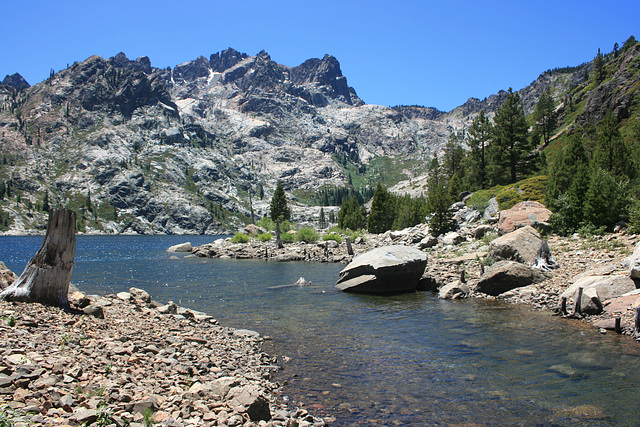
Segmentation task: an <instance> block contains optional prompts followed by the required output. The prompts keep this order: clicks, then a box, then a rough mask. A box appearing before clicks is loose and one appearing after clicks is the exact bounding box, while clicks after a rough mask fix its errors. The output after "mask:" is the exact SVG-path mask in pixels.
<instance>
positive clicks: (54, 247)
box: [0, 209, 76, 308]
mask: <svg viewBox="0 0 640 427" xmlns="http://www.w3.org/2000/svg"><path fill="white" fill-rule="evenodd" d="M75 231H76V214H75V212H73V211H72V210H69V209H52V210H51V211H50V212H49V224H48V225H47V234H46V235H45V238H44V242H43V243H42V246H41V247H40V249H39V250H38V252H37V253H36V255H35V256H34V257H33V258H31V260H30V261H29V263H28V264H27V266H26V267H25V269H24V271H23V272H22V274H21V275H20V277H19V278H18V280H16V281H15V282H13V284H12V285H11V286H9V287H8V288H7V289H5V290H4V291H3V292H2V293H0V300H4V301H20V302H39V303H42V304H46V305H55V306H58V307H64V308H68V307H69V300H68V295H67V294H68V293H69V282H70V280H71V272H72V271H73V258H74V257H75V254H76V234H75Z"/></svg>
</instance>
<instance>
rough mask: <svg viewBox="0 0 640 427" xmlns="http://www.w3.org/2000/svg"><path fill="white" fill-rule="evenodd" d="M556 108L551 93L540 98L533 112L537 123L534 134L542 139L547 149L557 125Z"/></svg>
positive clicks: (546, 93)
mask: <svg viewBox="0 0 640 427" xmlns="http://www.w3.org/2000/svg"><path fill="white" fill-rule="evenodd" d="M555 107H556V106H555V102H554V101H553V97H552V96H551V95H550V94H549V92H545V93H543V94H542V95H541V96H540V99H539V100H538V103H537V104H536V109H535V110H534V112H533V119H534V120H535V122H536V124H535V125H534V132H535V133H536V134H537V135H539V136H540V137H541V138H542V142H543V143H544V145H545V147H546V146H547V145H549V141H550V140H551V134H552V132H553V130H554V129H555V127H556V125H557V114H556V111H555Z"/></svg>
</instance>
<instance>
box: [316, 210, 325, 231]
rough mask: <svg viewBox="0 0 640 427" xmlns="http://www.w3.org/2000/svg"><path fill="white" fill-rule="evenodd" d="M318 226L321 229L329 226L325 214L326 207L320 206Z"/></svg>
mask: <svg viewBox="0 0 640 427" xmlns="http://www.w3.org/2000/svg"><path fill="white" fill-rule="evenodd" d="M318 227H319V228H320V229H324V228H327V218H326V216H325V215H324V208H322V207H321V208H320V216H319V218H318Z"/></svg>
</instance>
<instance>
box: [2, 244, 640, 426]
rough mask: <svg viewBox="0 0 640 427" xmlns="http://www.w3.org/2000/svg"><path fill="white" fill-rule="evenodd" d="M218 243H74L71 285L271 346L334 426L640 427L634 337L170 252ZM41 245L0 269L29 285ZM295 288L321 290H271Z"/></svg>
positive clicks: (333, 275)
mask: <svg viewBox="0 0 640 427" xmlns="http://www.w3.org/2000/svg"><path fill="white" fill-rule="evenodd" d="M212 240H213V238H212V237H207V236H78V239H77V248H76V259H75V268H74V272H73V276H72V282H73V283H75V284H76V285H77V286H78V287H79V288H80V289H82V290H83V291H85V292H88V293H97V294H107V293H115V292H120V291H125V290H128V289H129V288H130V287H131V286H136V287H140V288H143V289H145V290H147V291H148V292H149V293H150V294H151V295H152V297H153V298H154V299H156V300H158V301H161V302H166V301H168V300H173V301H175V302H176V303H178V304H181V305H184V306H188V307H192V308H194V309H197V310H202V311H206V312H208V313H210V314H211V315H213V316H214V317H216V318H217V319H218V320H220V322H221V323H222V324H223V325H226V326H233V327H241V328H249V329H254V330H256V331H258V332H260V333H261V334H263V335H268V336H270V337H272V338H273V339H272V340H271V341H267V342H266V344H265V350H266V351H267V352H269V353H270V354H272V355H274V356H279V358H280V363H281V365H282V366H283V368H284V369H283V370H282V371H281V372H280V373H279V374H278V376H277V378H276V379H277V380H278V381H280V382H283V383H284V382H286V385H285V387H284V393H286V395H287V396H288V397H289V398H290V399H291V401H292V403H295V404H297V403H298V402H300V401H301V402H304V403H305V404H306V405H307V407H309V409H310V410H311V411H312V412H313V413H315V414H317V415H321V416H325V417H331V418H333V419H334V421H333V422H332V423H331V425H335V426H352V425H367V426H368V425H379V426H386V425H412V426H431V425H433V426H449V425H461V424H462V425H479V426H512V425H523V426H572V425H587V426H591V425H593V426H634V425H640V410H638V400H639V398H640V392H639V391H638V387H637V384H639V383H640V369H638V366H639V365H640V358H639V356H640V345H638V344H636V343H635V342H633V341H632V340H631V339H630V338H628V337H619V336H615V335H613V334H607V335H600V334H598V333H597V332H596V331H595V330H594V329H593V328H591V327H588V326H586V325H583V324H581V323H578V322H574V321H570V320H566V319H559V318H555V317H552V316H550V314H549V313H546V312H535V311H531V310H530V309H528V308H527V307H518V306H513V305H506V304H502V303H495V302H487V301H482V300H466V301H442V300H438V299H437V298H435V297H434V296H433V295H432V294H430V293H416V294H407V295H399V296H393V297H375V296H365V295H355V294H346V293H341V292H337V291H335V290H334V289H333V285H334V283H335V281H336V279H337V275H338V272H339V271H340V270H341V269H342V268H343V265H339V264H319V263H304V262H298V263H276V262H266V261H253V260H215V259H214V260H210V259H201V258H185V257H184V255H179V254H178V255H177V256H176V254H169V253H167V252H166V248H168V247H169V246H171V245H174V244H177V243H182V242H185V241H191V242H192V244H194V245H196V244H201V243H207V242H211V241H212ZM41 242H42V237H10V236H3V237H0V260H2V261H4V262H5V264H6V265H7V266H8V267H9V268H11V269H13V270H14V271H15V272H16V273H18V274H19V273H20V272H21V271H22V269H24V266H25V265H26V263H27V262H28V260H29V259H30V257H31V256H33V255H34V254H35V253H36V251H37V250H38V248H39V246H40V244H41ZM299 277H304V278H305V279H306V280H308V281H311V282H312V285H310V286H307V287H302V288H300V287H287V288H280V289H276V290H272V289H268V288H269V287H273V286H279V285H286V284H293V283H294V282H295V281H296V280H297V279H298V278H299ZM282 356H287V358H286V361H285V359H284V358H283V357H282Z"/></svg>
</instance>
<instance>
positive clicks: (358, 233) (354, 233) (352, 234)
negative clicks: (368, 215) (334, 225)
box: [349, 230, 364, 242]
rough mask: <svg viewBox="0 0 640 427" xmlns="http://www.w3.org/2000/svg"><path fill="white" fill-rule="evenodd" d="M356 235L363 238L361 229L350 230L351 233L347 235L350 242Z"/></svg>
mask: <svg viewBox="0 0 640 427" xmlns="http://www.w3.org/2000/svg"><path fill="white" fill-rule="evenodd" d="M358 237H362V238H364V234H363V233H362V230H356V231H354V232H352V233H351V235H350V236H349V238H350V239H351V241H352V242H353V241H355V240H356V239H357V238H358Z"/></svg>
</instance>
